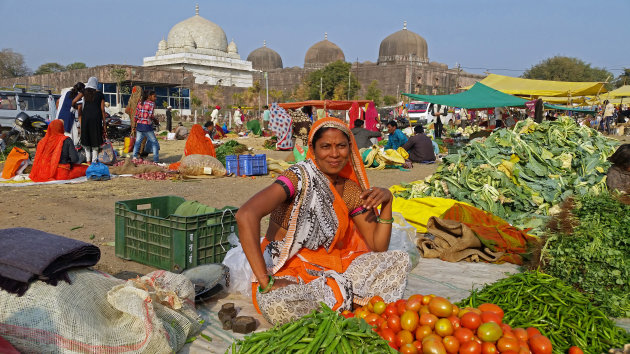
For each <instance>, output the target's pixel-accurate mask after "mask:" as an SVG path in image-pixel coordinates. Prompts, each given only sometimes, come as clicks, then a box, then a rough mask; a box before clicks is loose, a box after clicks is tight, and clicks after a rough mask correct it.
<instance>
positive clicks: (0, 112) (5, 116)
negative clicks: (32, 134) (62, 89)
mask: <svg viewBox="0 0 630 354" xmlns="http://www.w3.org/2000/svg"><path fill="white" fill-rule="evenodd" d="M58 98H59V95H54V94H52V93H51V92H50V91H48V92H39V91H37V92H36V91H32V92H29V91H26V90H25V89H20V88H16V89H13V90H11V89H9V90H0V125H1V126H2V129H7V128H11V127H12V126H13V123H14V122H15V117H17V115H18V114H19V113H20V112H24V113H26V114H28V115H29V116H32V115H35V114H37V115H39V116H40V117H42V118H44V119H46V121H50V120H53V119H55V115H56V114H57V107H56V103H55V102H56V100H57V99H58Z"/></svg>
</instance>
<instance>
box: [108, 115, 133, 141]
mask: <svg viewBox="0 0 630 354" xmlns="http://www.w3.org/2000/svg"><path fill="white" fill-rule="evenodd" d="M105 125H106V127H107V138H109V140H112V141H123V140H125V137H128V136H129V135H130V134H131V124H130V123H128V122H127V121H123V120H122V118H121V117H120V116H119V115H117V114H114V115H112V116H109V117H107V118H105Z"/></svg>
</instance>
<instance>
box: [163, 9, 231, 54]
mask: <svg viewBox="0 0 630 354" xmlns="http://www.w3.org/2000/svg"><path fill="white" fill-rule="evenodd" d="M196 12H197V14H196V15H195V16H193V17H191V18H189V19H186V20H184V21H182V22H180V23H178V24H176V25H175V26H173V28H171V30H170V31H169V32H168V38H167V43H168V47H169V49H176V48H184V47H185V46H186V45H190V44H191V41H192V44H194V47H195V48H197V49H202V50H203V49H209V50H219V51H222V52H227V49H228V42H227V37H226V36H225V32H223V29H221V27H219V25H217V24H216V23H213V22H211V21H208V20H206V19H205V18H203V17H201V16H199V10H198V9H197V11H196Z"/></svg>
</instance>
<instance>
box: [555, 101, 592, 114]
mask: <svg viewBox="0 0 630 354" xmlns="http://www.w3.org/2000/svg"><path fill="white" fill-rule="evenodd" d="M545 109H555V110H557V111H571V112H579V113H595V109H591V108H581V107H568V106H557V105H553V104H548V103H545Z"/></svg>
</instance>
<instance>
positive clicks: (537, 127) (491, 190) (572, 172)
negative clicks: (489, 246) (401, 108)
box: [396, 117, 619, 234]
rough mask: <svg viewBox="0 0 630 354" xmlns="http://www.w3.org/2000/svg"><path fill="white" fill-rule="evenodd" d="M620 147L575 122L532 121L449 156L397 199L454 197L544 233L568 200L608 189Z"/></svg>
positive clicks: (535, 231) (569, 120)
mask: <svg viewBox="0 0 630 354" xmlns="http://www.w3.org/2000/svg"><path fill="white" fill-rule="evenodd" d="M618 144H619V143H618V142H617V141H616V140H613V139H608V138H606V137H604V136H603V135H601V134H600V133H598V132H597V131H595V130H593V129H591V128H588V127H585V126H579V125H577V124H576V123H575V121H573V119H571V118H569V117H562V118H560V119H559V120H557V121H554V122H550V121H546V122H543V123H541V124H536V123H535V122H533V121H532V120H530V119H528V120H524V121H520V122H518V123H517V124H516V126H515V127H514V128H513V129H511V130H508V129H501V130H499V131H496V132H494V133H492V134H491V135H490V136H489V137H487V138H486V139H485V141H478V140H475V141H473V142H471V143H470V144H468V145H467V146H465V147H464V148H463V149H461V150H459V152H458V153H457V154H451V155H448V156H446V157H445V158H444V161H443V163H442V164H441V165H440V166H439V167H438V168H437V170H436V172H435V174H433V175H432V176H429V177H427V178H426V179H425V180H423V181H416V182H412V183H411V184H409V185H404V186H403V187H405V188H406V190H405V191H402V192H397V193H396V196H397V197H402V198H416V197H424V196H434V197H444V198H453V199H456V200H459V201H463V202H467V203H470V204H472V205H475V206H477V207H479V208H481V209H483V210H485V211H488V212H490V213H493V214H495V215H497V216H499V217H501V218H503V219H505V220H507V221H508V222H510V223H511V224H512V225H514V226H516V227H519V228H530V227H533V230H532V233H533V234H540V233H541V231H542V228H541V227H542V226H543V225H544V224H545V222H546V220H547V219H548V216H549V215H550V213H551V214H552V213H553V212H555V211H556V209H557V208H554V207H556V206H557V205H558V204H559V203H561V202H562V200H564V199H565V198H567V197H568V196H570V195H584V194H587V193H595V194H597V193H600V192H602V191H604V190H606V182H605V179H604V172H605V171H606V170H607V169H608V167H609V166H610V163H609V162H608V161H607V157H608V156H610V155H611V154H612V153H613V152H614V150H615V148H616V146H617V145H618Z"/></svg>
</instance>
